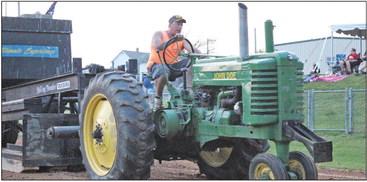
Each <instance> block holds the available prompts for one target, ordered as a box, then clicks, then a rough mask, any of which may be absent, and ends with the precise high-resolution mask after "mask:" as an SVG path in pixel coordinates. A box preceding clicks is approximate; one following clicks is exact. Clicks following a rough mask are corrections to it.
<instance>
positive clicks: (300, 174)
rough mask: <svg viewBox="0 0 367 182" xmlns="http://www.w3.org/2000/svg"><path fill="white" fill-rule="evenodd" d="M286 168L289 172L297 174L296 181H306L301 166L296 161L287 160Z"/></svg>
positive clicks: (303, 169)
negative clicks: (287, 167)
mask: <svg viewBox="0 0 367 182" xmlns="http://www.w3.org/2000/svg"><path fill="white" fill-rule="evenodd" d="M288 166H289V169H290V171H293V172H294V173H296V174H297V176H298V179H306V171H305V168H304V167H303V165H302V164H301V163H300V162H299V161H297V160H289V161H288Z"/></svg>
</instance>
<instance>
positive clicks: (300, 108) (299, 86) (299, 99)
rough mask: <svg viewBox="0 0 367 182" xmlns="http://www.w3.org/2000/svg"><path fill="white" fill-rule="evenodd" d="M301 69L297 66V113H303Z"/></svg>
mask: <svg viewBox="0 0 367 182" xmlns="http://www.w3.org/2000/svg"><path fill="white" fill-rule="evenodd" d="M303 95H304V93H303V71H302V68H297V114H302V115H304V113H303V112H304V96H303Z"/></svg>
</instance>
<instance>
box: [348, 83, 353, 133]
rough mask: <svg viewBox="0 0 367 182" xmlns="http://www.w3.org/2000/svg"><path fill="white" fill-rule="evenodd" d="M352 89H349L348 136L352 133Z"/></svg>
mask: <svg viewBox="0 0 367 182" xmlns="http://www.w3.org/2000/svg"><path fill="white" fill-rule="evenodd" d="M353 114H354V110H353V88H349V134H351V133H353V119H354V118H353Z"/></svg>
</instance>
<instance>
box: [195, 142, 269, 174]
mask: <svg viewBox="0 0 367 182" xmlns="http://www.w3.org/2000/svg"><path fill="white" fill-rule="evenodd" d="M213 142H215V141H213ZM213 142H210V143H211V145H212V146H211V148H212V149H213ZM214 145H215V143H214ZM214 148H216V149H215V150H212V149H211V150H207V149H206V148H205V145H204V147H203V150H202V151H201V152H200V154H199V157H198V166H199V169H200V173H202V174H205V175H206V176H207V178H208V179H248V178H249V176H248V170H249V165H250V161H251V159H252V158H253V157H254V156H256V155H257V154H259V153H263V152H266V151H267V150H268V149H269V144H268V142H267V141H265V140H254V139H239V140H236V141H234V142H233V143H232V144H229V145H228V146H225V147H224V146H222V147H214Z"/></svg>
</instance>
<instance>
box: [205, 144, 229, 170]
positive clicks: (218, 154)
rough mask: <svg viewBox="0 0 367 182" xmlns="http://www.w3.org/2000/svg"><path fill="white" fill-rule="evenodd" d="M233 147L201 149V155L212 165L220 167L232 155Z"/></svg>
mask: <svg viewBox="0 0 367 182" xmlns="http://www.w3.org/2000/svg"><path fill="white" fill-rule="evenodd" d="M232 150H233V148H232V147H222V148H217V150H215V151H201V152H200V156H201V158H202V159H203V160H204V162H205V163H207V164H208V165H209V166H211V167H220V166H222V165H223V164H224V163H226V162H227V160H228V159H229V157H230V156H231V153H232Z"/></svg>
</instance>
